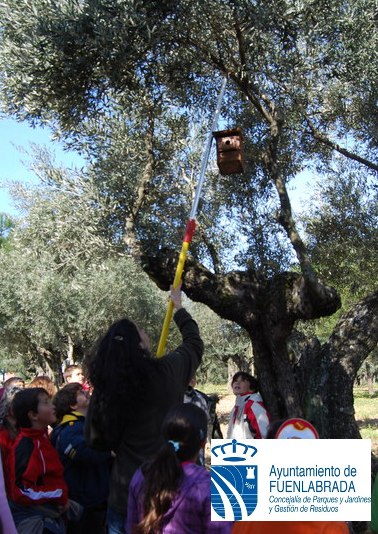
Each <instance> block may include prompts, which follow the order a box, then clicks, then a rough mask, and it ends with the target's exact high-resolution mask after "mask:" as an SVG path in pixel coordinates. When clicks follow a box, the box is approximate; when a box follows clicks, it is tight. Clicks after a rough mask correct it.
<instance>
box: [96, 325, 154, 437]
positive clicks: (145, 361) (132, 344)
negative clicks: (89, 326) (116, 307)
mask: <svg viewBox="0 0 378 534" xmlns="http://www.w3.org/2000/svg"><path fill="white" fill-rule="evenodd" d="M140 342H141V338H140V335H139V332H138V329H137V327H136V325H135V323H133V322H132V321H130V320H129V319H126V318H124V319H121V320H119V321H117V322H116V323H114V324H113V325H112V326H111V327H110V328H109V330H108V331H107V332H106V334H105V335H104V336H103V337H102V338H101V339H100V341H99V342H98V344H97V347H96V348H95V351H94V353H93V354H92V357H91V359H90V360H89V362H88V364H87V369H88V378H89V381H90V383H91V385H92V386H93V395H92V397H91V404H92V407H93V409H92V410H91V411H92V414H93V419H92V424H93V426H94V427H96V430H97V432H98V433H101V434H103V435H106V436H111V435H114V434H115V433H117V434H118V436H119V435H120V434H121V433H122V427H123V424H124V423H125V421H126V420H129V421H131V420H132V419H133V418H134V417H135V416H136V414H137V413H138V411H139V409H140V399H141V397H142V396H143V395H144V396H145V395H146V391H149V390H150V389H151V388H153V383H154V380H153V377H154V374H155V369H156V360H153V359H152V358H151V355H150V353H149V352H148V351H147V350H146V349H144V348H142V347H141V346H140ZM117 439H118V438H115V440H113V439H111V438H109V441H110V442H112V443H113V446H114V442H115V441H117Z"/></svg>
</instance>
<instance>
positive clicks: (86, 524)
mask: <svg viewBox="0 0 378 534" xmlns="http://www.w3.org/2000/svg"><path fill="white" fill-rule="evenodd" d="M88 404H89V396H88V394H87V393H86V392H85V391H84V390H83V387H82V385H81V384H78V383H71V384H67V385H66V386H64V387H63V388H62V389H61V390H60V391H58V393H57V394H56V396H55V398H54V405H55V410H56V416H57V418H58V421H60V422H59V424H58V425H57V426H56V427H55V428H54V430H53V432H52V435H51V441H52V443H53V445H54V446H55V447H56V449H57V451H58V453H59V456H60V459H61V461H62V463H63V466H64V477H65V479H66V482H67V485H68V493H69V497H70V499H73V500H74V501H76V502H78V503H80V504H81V505H82V506H83V507H84V513H83V516H82V518H81V520H80V521H79V522H77V521H75V522H71V523H70V522H69V523H68V529H67V532H68V533H69V534H87V533H90V534H102V533H105V518H106V501H107V498H108V493H109V475H110V466H111V465H110V462H111V453H110V452H99V451H95V450H93V449H91V448H90V447H89V446H88V445H87V444H86V442H85V439H84V423H85V415H86V413H87V409H88Z"/></svg>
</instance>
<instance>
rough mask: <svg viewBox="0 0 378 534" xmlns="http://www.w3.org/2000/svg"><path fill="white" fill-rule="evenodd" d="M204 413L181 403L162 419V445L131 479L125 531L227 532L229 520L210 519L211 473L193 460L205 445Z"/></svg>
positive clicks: (144, 533) (139, 533)
mask: <svg viewBox="0 0 378 534" xmlns="http://www.w3.org/2000/svg"><path fill="white" fill-rule="evenodd" d="M206 432H207V417H206V413H205V412H204V411H203V410H202V409H201V408H199V407H198V406H196V405H194V404H190V403H186V404H179V405H178V406H176V407H175V408H173V409H172V410H171V411H170V412H169V413H168V415H167V417H166V419H165V420H164V423H163V428H162V434H163V437H164V444H163V445H162V447H161V448H160V450H159V452H158V454H157V455H156V456H155V458H154V459H153V460H151V461H150V462H148V463H146V464H145V465H143V466H142V468H141V469H139V470H138V471H137V472H136V473H135V475H134V477H133V479H132V481H131V484H130V492H129V501H128V512H127V524H126V532H127V534H168V533H170V534H173V533H178V532H179V533H180V534H193V533H195V534H215V533H217V534H228V533H229V532H231V525H232V524H231V523H228V522H227V523H226V522H212V521H211V520H210V515H211V513H210V510H211V506H210V474H209V472H208V471H207V470H206V469H205V468H204V467H202V466H200V465H197V464H196V460H197V458H198V455H199V451H200V449H201V448H202V447H203V446H204V445H205V442H206Z"/></svg>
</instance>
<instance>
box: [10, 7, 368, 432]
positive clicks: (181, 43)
mask: <svg viewBox="0 0 378 534" xmlns="http://www.w3.org/2000/svg"><path fill="white" fill-rule="evenodd" d="M374 4H375V3H374V2H373V1H372V0H359V1H357V2H356V1H354V2H350V3H345V2H341V1H337V2H334V3H333V4H332V6H329V5H328V3H327V5H326V4H325V3H323V2H318V3H316V4H314V3H313V2H309V1H305V2H301V3H300V4H298V5H294V6H293V5H292V4H291V3H290V4H288V3H286V2H285V1H282V2H275V3H274V4H272V3H271V2H260V3H258V4H252V3H251V2H250V1H247V0H240V1H239V2H233V1H229V2H219V1H218V0H217V1H216V0H208V1H206V2H193V1H189V0H188V1H185V0H182V1H181V2H174V3H171V2H168V3H165V2H164V3H163V5H160V4H158V3H155V2H144V1H140V2H135V3H127V4H125V3H124V2H121V1H119V2H118V1H115V2H112V5H111V6H110V5H109V4H108V3H107V2H96V3H95V2H92V1H84V2H82V1H80V2H75V1H67V2H61V3H59V5H57V4H54V3H50V2H48V3H46V2H44V1H41V0H39V1H37V2H33V6H31V5H30V4H29V3H27V2H26V1H25V2H17V3H16V2H15V1H14V0H7V2H5V3H3V4H2V8H1V9H2V19H3V21H4V22H3V32H2V35H1V39H2V44H1V51H0V61H1V64H2V70H3V76H2V95H3V103H4V109H6V110H7V111H8V112H10V113H14V114H16V115H17V116H18V117H19V118H27V119H29V120H32V121H35V120H38V121H54V123H55V127H56V129H57V132H58V133H60V131H62V133H63V135H66V136H68V137H70V136H71V139H73V141H72V142H79V141H80V139H81V140H83V139H84V141H85V142H86V143H87V149H88V150H90V149H91V148H92V147H93V146H94V145H95V144H96V139H97V138H98V135H99V130H98V127H99V126H100V127H101V130H102V131H103V132H105V135H106V132H110V131H114V130H110V129H109V126H108V125H107V123H108V122H109V123H110V127H111V128H113V126H116V121H117V120H118V121H119V123H120V125H121V126H122V127H123V129H122V131H123V132H125V134H126V133H127V136H126V135H125V139H126V154H127V162H126V163H125V164H124V165H123V167H120V169H121V173H120V174H113V168H112V159H113V158H112V147H111V145H110V144H109V145H107V146H106V149H107V152H106V154H105V156H106V157H105V158H98V159H97V161H95V162H94V166H93V167H92V169H91V171H92V172H93V170H94V169H95V165H99V164H101V165H100V167H99V168H100V169H106V168H108V170H109V174H108V175H106V178H107V179H106V183H103V184H102V185H103V190H101V188H100V187H99V184H98V179H99V177H97V185H96V187H97V190H98V191H101V194H99V195H98V198H97V200H98V202H99V207H101V208H102V207H104V206H105V207H106V208H107V209H108V217H107V222H108V223H109V221H111V220H112V222H113V224H112V225H111V226H109V225H108V224H107V225H106V228H108V229H110V231H111V234H110V235H111V239H112V240H113V241H114V242H116V243H117V245H118V246H120V244H121V242H123V246H125V245H126V251H127V252H129V253H132V254H135V255H138V256H139V255H141V256H142V263H143V266H144V269H145V270H146V271H147V272H148V274H149V275H150V276H151V277H152V278H153V279H154V280H155V281H156V282H157V283H158V284H159V286H160V287H161V288H164V289H167V287H168V284H169V282H170V281H171V280H172V273H173V268H174V263H175V261H176V254H175V253H174V252H172V251H168V250H164V251H163V250H162V249H161V243H162V241H161V239H160V238H161V236H162V235H164V241H163V242H164V243H169V244H170V245H171V243H172V245H176V244H177V243H179V241H180V237H181V235H180V234H181V231H180V232H179V231H178V230H177V228H178V225H177V221H179V220H180V221H182V217H181V214H182V212H183V211H186V210H185V209H184V208H187V207H188V204H190V202H189V200H190V193H191V191H192V179H191V178H192V174H191V172H190V165H188V159H187V157H186V156H187V154H186V151H185V147H186V146H187V144H186V140H187V139H188V138H189V137H190V134H191V132H192V130H191V124H190V119H191V117H192V116H194V117H196V118H198V117H208V116H209V113H211V110H212V103H213V102H214V99H215V95H214V93H215V91H214V88H215V87H218V86H219V77H220V76H224V75H227V76H228V77H229V80H230V82H229V88H228V93H227V98H226V101H225V106H224V109H225V112H224V119H225V123H226V124H234V123H235V121H236V120H237V122H238V124H239V125H240V126H242V127H243V129H244V130H245V134H246V138H247V140H248V141H247V142H246V147H245V151H246V161H247V168H246V173H245V175H244V176H243V177H239V179H238V180H235V179H234V178H231V177H225V178H224V179H222V180H219V178H218V176H217V175H215V174H212V175H211V176H209V180H208V184H209V185H208V191H209V195H208V196H207V197H204V199H203V204H202V206H201V214H202V215H201V217H200V233H199V234H197V235H198V237H200V239H199V238H197V241H196V242H195V243H194V246H193V256H192V258H191V259H190V261H188V263H187V266H186V271H185V275H184V290H185V292H186V293H187V294H188V295H189V296H190V297H191V298H192V299H193V300H196V301H200V302H203V303H205V304H207V305H208V306H209V307H211V308H212V309H213V310H214V311H215V312H216V313H217V314H218V315H220V316H221V317H223V318H225V319H228V320H231V321H234V322H235V323H237V324H238V325H239V326H241V327H242V328H244V329H245V330H246V331H247V332H248V335H249V336H250V338H251V341H252V345H253V351H254V359H255V365H256V371H257V374H258V375H259V378H260V380H261V384H262V391H263V394H264V396H265V400H266V402H267V404H268V406H269V408H270V410H271V412H272V413H273V414H274V415H284V414H289V415H294V414H295V415H300V414H302V413H304V414H305V415H307V414H308V415H314V416H315V418H316V424H317V425H318V427H319V429H320V432H321V434H322V435H323V437H331V436H332V437H357V436H358V435H359V434H358V430H357V427H356V425H355V421H354V418H353V415H352V403H353V398H352V389H351V388H352V384H353V378H354V376H355V374H356V372H357V369H358V366H359V365H360V363H361V361H362V360H363V359H364V358H365V357H366V356H367V354H368V353H369V352H370V351H371V350H372V348H373V347H374V346H375V345H376V342H377V335H378V334H377V331H376V329H375V327H374V324H375V323H374V321H376V308H377V304H376V299H377V296H376V294H375V295H373V296H372V297H370V298H368V299H366V300H365V301H362V302H361V303H360V304H359V305H357V306H356V308H355V310H354V311H352V312H350V314H349V315H348V316H346V317H344V318H342V319H341V322H340V324H339V325H338V326H336V330H335V332H334V333H333V338H332V339H331V340H330V341H329V342H328V345H327V350H326V348H324V351H323V353H322V355H321V357H320V356H319V357H318V358H316V359H312V360H311V358H308V359H305V358H304V359H303V365H302V375H301V376H302V377H305V380H306V382H302V383H301V387H299V386H298V376H296V373H295V369H294V368H293V364H292V362H291V360H290V357H289V353H288V346H287V341H288V338H289V335H290V333H291V331H292V329H293V326H294V324H295V323H296V321H298V320H299V319H304V320H308V319H313V318H316V317H321V316H324V315H330V314H332V313H333V312H334V311H335V310H336V309H337V308H338V307H339V306H340V300H339V297H338V295H337V292H336V291H335V290H333V289H331V288H330V287H329V286H327V285H325V284H324V283H323V282H322V281H321V279H320V278H319V277H318V275H317V273H316V271H315V269H314V266H313V264H312V262H311V259H310V256H309V254H308V251H307V249H306V246H305V243H304V242H303V240H302V238H301V236H300V234H299V232H298V230H297V227H296V224H295V221H294V218H293V216H292V212H291V206H290V199H289V196H288V193H287V183H288V182H289V180H290V178H291V177H292V176H294V175H295V174H296V173H297V172H299V171H300V170H302V169H303V167H304V165H305V164H307V162H312V163H313V164H317V165H319V166H320V165H321V166H322V167H323V168H324V167H325V166H330V165H331V164H332V161H333V158H334V155H335V154H340V155H342V156H343V157H346V158H348V159H350V160H351V161H355V162H358V163H359V164H360V165H361V168H364V171H363V172H364V174H365V175H367V176H368V175H369V173H371V176H375V173H376V171H377V169H378V166H377V165H376V163H375V161H376V153H377V135H376V133H377V132H376V121H375V119H374V112H373V113H372V112H371V108H373V109H375V108H374V103H375V102H376V100H377V98H376V97H377V94H376V91H377V87H376V84H375V83H374V80H375V79H376V76H375V74H376V69H377V66H376V65H377V62H376V61H375V58H374V54H377V47H376V46H375V44H376V40H377V32H376V31H375V15H376V11H375V5H374ZM324 10H327V17H326V19H325V17H324ZM136 103H137V104H138V105H137V106H136ZM368 103H369V104H368ZM102 119H103V120H102ZM99 122H101V125H99ZM60 129H61V130H60ZM167 134H168V135H167ZM102 139H106V137H104V136H103V137H102ZM166 139H170V140H172V143H170V144H169V143H167V142H166ZM346 139H348V145H347V144H346V143H345V140H346ZM118 141H119V143H121V139H118ZM343 141H344V142H343ZM81 146H82V147H83V146H86V145H85V144H84V145H81ZM114 148H115V147H114ZM118 148H122V143H121V144H118ZM123 148H124V152H123V153H125V146H124V147H123ZM168 154H169V158H168V157H167V155H168ZM98 155H99V152H97V151H94V152H93V154H92V156H93V157H94V158H95V159H96V157H98ZM113 156H114V152H113ZM115 159H116V161H117V162H120V161H121V160H120V159H117V158H115ZM171 162H174V163H175V166H173V165H172V164H171ZM189 163H190V162H189ZM107 165H108V166H107ZM123 175H125V176H126V184H125V185H129V184H130V183H131V181H130V180H131V179H132V176H133V175H134V184H135V187H134V188H133V189H132V192H131V195H129V194H127V197H125V195H124V189H123V187H122V189H121V190H120V189H118V184H119V183H121V184H122V180H123ZM113 177H114V178H116V179H115V181H114V182H113V181H112V180H113ZM100 179H101V178H100ZM120 179H121V181H119V180H120ZM88 183H89V184H96V180H95V179H94V177H93V174H91V173H90V172H89V173H88V175H87V180H86V187H87V185H88ZM88 187H89V186H88ZM104 193H105V195H104ZM101 199H103V200H101ZM108 200H110V203H108V204H107V201H108ZM118 208H120V209H119V210H118ZM168 209H169V218H168V217H166V216H165V214H166V213H167V210H168ZM122 211H123V213H125V214H126V217H125V218H124V219H123V221H122V220H120V219H117V215H119V214H120V213H121V212H122ZM112 216H113V219H112ZM230 220H232V224H229V221H230ZM124 221H126V224H124ZM220 229H221V231H220ZM120 234H123V235H120ZM240 249H241V250H240ZM236 252H238V253H237V254H236ZM293 252H294V253H295V256H296V259H297V262H298V265H299V269H300V271H299V272H292V271H289V270H288V267H289V265H288V258H289V257H290V254H292V253H293ZM354 314H355V316H354ZM361 314H362V315H361ZM351 317H352V318H353V320H352V319H351ZM351 324H360V327H361V329H360V330H358V329H355V328H352V327H351ZM361 336H362V337H361ZM351 343H352V344H353V345H354V347H355V352H354V354H353V356H354V357H353V358H351V359H350V360H348V362H349V363H348V366H347V367H344V365H343V362H344V360H345V358H348V357H349V356H350V354H349V355H347V354H346V352H345V350H344V348H345V347H346V346H347V345H349V346H350V345H351ZM335 362H337V365H336V364H335ZM330 377H331V378H332V379H331V378H330ZM324 381H326V382H327V387H324V388H323V391H319V390H318V388H319V384H320V383H323V384H324ZM308 383H313V387H311V388H309V391H310V393H309V394H308V395H307V396H306V398H305V400H303V396H302V395H301V392H303V390H304V389H306V387H305V386H306V385H307V384H308ZM334 384H337V385H338V390H339V391H341V392H345V395H344V396H340V399H339V401H340V402H339V403H336V404H335V399H334V394H333V393H332V386H334ZM319 406H321V407H322V410H323V414H330V419H329V421H330V422H329V423H328V422H325V418H324V417H323V416H322V414H321V413H320V410H316V409H315V407H319Z"/></svg>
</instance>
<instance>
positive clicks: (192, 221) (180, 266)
mask: <svg viewBox="0 0 378 534" xmlns="http://www.w3.org/2000/svg"><path fill="white" fill-rule="evenodd" d="M226 85H227V78H226V77H225V78H224V79H223V82H222V87H221V90H220V93H219V96H218V101H217V106H216V108H215V112H214V117H213V122H212V125H211V129H210V132H209V134H208V137H207V141H206V145H205V150H204V153H203V156H202V163H201V170H200V177H199V180H198V184H197V188H196V192H195V195H194V200H193V204H192V209H191V211H190V215H189V220H188V222H187V224H186V229H185V235H184V238H183V242H182V247H181V252H180V256H179V260H178V263H177V267H176V273H175V277H174V280H173V284H172V285H173V287H174V288H175V289H176V288H177V287H178V285H179V284H180V282H181V278H182V273H183V270H184V265H185V260H186V254H187V252H188V249H189V245H190V243H191V241H192V239H193V235H194V232H195V229H196V215H197V210H198V203H199V199H200V196H201V191H202V186H203V183H204V181H205V174H206V168H207V164H208V161H209V156H210V150H211V143H212V141H213V132H214V131H215V129H216V127H217V124H218V118H219V113H220V110H221V107H222V101H223V96H224V93H225V90H226ZM172 315H173V302H172V299H169V303H168V307H167V312H166V314H165V319H164V323H163V328H162V331H161V335H160V340H159V345H158V349H157V353H156V355H157V357H158V358H161V357H162V356H163V355H164V351H165V345H166V342H167V337H168V332H169V325H170V324H171V320H172Z"/></svg>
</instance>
